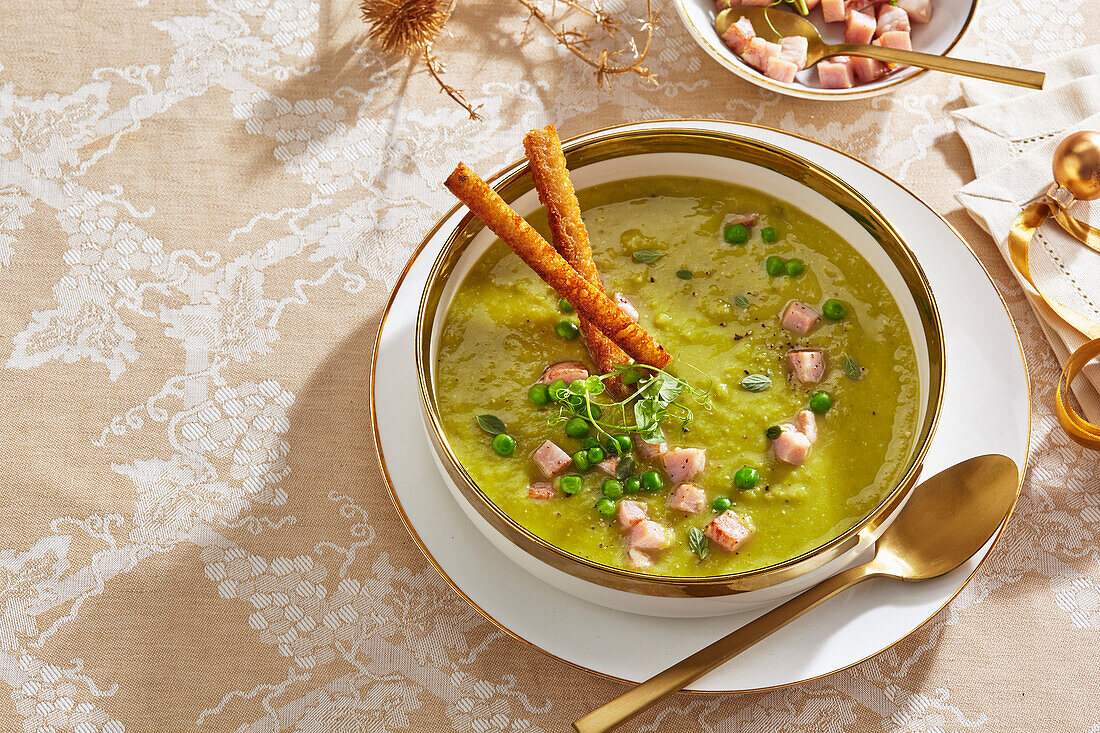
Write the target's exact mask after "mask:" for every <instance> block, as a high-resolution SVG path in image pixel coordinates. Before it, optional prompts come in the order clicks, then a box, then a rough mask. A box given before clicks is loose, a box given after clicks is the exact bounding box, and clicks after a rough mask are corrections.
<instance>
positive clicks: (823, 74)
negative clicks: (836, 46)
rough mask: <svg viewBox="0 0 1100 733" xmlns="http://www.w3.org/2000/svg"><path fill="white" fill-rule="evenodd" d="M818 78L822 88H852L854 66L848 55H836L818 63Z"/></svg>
mask: <svg viewBox="0 0 1100 733" xmlns="http://www.w3.org/2000/svg"><path fill="white" fill-rule="evenodd" d="M817 78H818V81H820V82H821V88H822V89H851V88H852V83H853V80H852V67H851V66H849V65H848V57H847V56H834V57H832V58H830V59H825V60H824V61H819V62H818V64H817Z"/></svg>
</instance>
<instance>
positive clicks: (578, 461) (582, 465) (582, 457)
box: [573, 450, 592, 471]
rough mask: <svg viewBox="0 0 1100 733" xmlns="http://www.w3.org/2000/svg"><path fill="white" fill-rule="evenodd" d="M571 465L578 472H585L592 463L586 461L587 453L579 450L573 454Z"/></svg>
mask: <svg viewBox="0 0 1100 733" xmlns="http://www.w3.org/2000/svg"><path fill="white" fill-rule="evenodd" d="M573 465H574V466H576V467H577V470H578V471H587V470H588V469H590V468H592V463H591V462H590V461H589V460H588V451H586V450H579V451H577V452H576V453H574V454H573Z"/></svg>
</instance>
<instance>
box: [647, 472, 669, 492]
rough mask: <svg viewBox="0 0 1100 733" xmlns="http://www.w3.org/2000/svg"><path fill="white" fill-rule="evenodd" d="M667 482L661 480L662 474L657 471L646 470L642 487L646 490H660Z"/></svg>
mask: <svg viewBox="0 0 1100 733" xmlns="http://www.w3.org/2000/svg"><path fill="white" fill-rule="evenodd" d="M664 485H665V482H664V481H662V480H661V474H659V473H657V472H656V471H646V472H645V473H643V474H642V488H643V489H645V490H646V491H660V490H661V489H662V488H664Z"/></svg>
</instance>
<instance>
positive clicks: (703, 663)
mask: <svg viewBox="0 0 1100 733" xmlns="http://www.w3.org/2000/svg"><path fill="white" fill-rule="evenodd" d="M875 575H876V573H875V571H873V570H872V569H871V568H870V567H869V565H859V566H857V567H854V568H851V569H850V570H845V571H844V572H843V573H840V574H838V575H834V576H833V577H831V578H829V579H828V580H826V581H825V582H823V583H821V584H819V585H816V586H814V587H813V588H810V589H809V590H807V591H806V592H804V593H802V594H801V595H797V596H795V597H794V598H792V599H791V600H789V601H787V602H786V603H784V604H783V605H782V606H778V607H776V608H773V609H772V610H771V611H768V612H767V613H765V614H764V615H763V616H761V617H759V618H757V619H755V620H753V621H751V622H749V623H747V624H745V625H744V626H742V627H741V628H739V629H738V630H737V631H734V632H733V633H731V634H728V635H726V636H724V637H722V638H721V639H719V640H718V641H716V642H714V643H713V644H711V645H710V646H707V647H704V648H703V649H700V650H699V651H697V652H695V653H694V654H692V655H691V656H690V657H688V658H687V659H685V660H683V661H681V662H677V663H676V664H674V665H672V666H671V667H669V668H668V669H666V670H665V671H664V672H660V673H658V674H657V675H656V676H655V677H651V678H650V679H648V680H646V681H645V682H643V683H642V684H640V685H638V686H637V687H635V688H634V689H633V690H630V691H629V692H626V693H624V694H622V695H620V696H619V697H617V698H615V699H614V700H612V701H611V702H609V703H607V704H605V705H602V706H601V707H598V708H596V709H595V710H593V711H592V712H590V713H589V714H588V715H585V716H584V717H582V718H579V719H577V720H576V721H575V722H574V723H573V728H574V729H576V730H577V733H606V732H607V731H609V730H612V729H613V728H616V727H617V726H619V725H621V724H622V723H625V722H626V721H628V720H630V719H631V718H633V717H634V716H635V715H637V714H638V713H641V712H642V711H644V710H646V709H647V708H649V707H650V706H651V705H653V704H654V703H656V702H659V701H660V700H662V699H664V698H665V697H667V696H669V695H671V694H672V693H674V692H678V691H680V690H682V689H683V688H684V687H686V686H687V685H689V684H691V683H692V682H694V681H695V680H697V679H699V678H700V677H702V676H703V675H705V674H706V673H707V672H710V671H711V670H712V669H715V668H716V667H718V666H720V665H721V664H723V663H725V662H726V661H728V660H730V659H731V658H733V657H735V656H737V655H738V654H740V653H741V652H743V651H745V650H746V649H748V648H749V647H750V646H752V645H753V644H755V643H756V642H758V641H760V640H761V639H764V638H766V637H768V636H770V635H771V634H773V633H775V632H776V631H778V630H779V629H781V628H783V627H784V626H786V625H787V624H789V623H790V622H791V621H794V620H795V619H796V618H798V617H799V616H801V615H802V614H804V613H806V612H807V611H809V610H810V609H812V608H814V607H815V606H817V605H819V604H820V603H823V602H824V601H827V600H828V599H830V598H832V597H833V596H835V595H836V594H837V593H840V592H841V591H842V590H844V589H846V588H850V587H852V586H853V585H855V584H856V583H859V582H860V581H863V580H866V579H867V578H872V577H875Z"/></svg>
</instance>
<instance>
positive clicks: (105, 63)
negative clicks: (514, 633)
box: [0, 0, 1100, 733]
mask: <svg viewBox="0 0 1100 733" xmlns="http://www.w3.org/2000/svg"><path fill="white" fill-rule="evenodd" d="M944 1H946V0H944ZM980 5H981V7H980V11H979V14H978V17H977V19H976V20H975V22H974V24H973V26H972V29H971V31H970V33H969V36H968V37H967V39H966V40H965V42H964V43H963V44H962V46H961V47H960V48H959V50H958V52H957V53H958V54H959V55H963V56H967V57H976V58H987V59H991V60H996V61H1001V62H1005V63H1012V64H1024V63H1027V62H1028V61H1029V60H1033V59H1037V58H1041V57H1045V56H1049V55H1053V54H1056V53H1060V52H1062V51H1063V50H1065V49H1067V48H1070V47H1081V46H1084V45H1086V44H1088V43H1096V42H1097V41H1100V4H1098V3H1096V2H1092V1H1090V0H1064V1H1063V2H1059V3H1055V4H1050V3H1041V2H1038V0H982V2H981V4H980ZM1037 15H1039V16H1042V17H1041V18H1040V19H1037V20H1036V19H1035V18H1036V16H1037ZM522 20H523V18H522V15H520V14H519V13H518V11H517V10H516V9H515V8H514V7H513V4H512V3H509V2H504V1H503V0H499V1H498V2H491V0H479V1H471V0H464V2H462V3H460V8H459V10H458V13H457V14H456V16H455V17H454V19H453V21H452V23H451V25H450V28H451V30H452V32H453V33H454V34H455V35H456V36H458V38H455V39H451V40H444V41H442V42H441V43H440V45H439V52H440V53H441V54H442V55H444V56H445V58H446V59H447V61H448V66H449V74H448V78H450V79H451V80H452V83H454V84H455V85H456V86H459V87H462V88H464V89H465V90H466V91H467V93H468V94H469V96H470V98H471V99H472V100H473V101H474V102H475V103H477V104H481V105H483V108H482V113H483V115H484V118H485V119H484V120H483V121H481V122H473V121H470V120H468V119H466V116H465V115H464V113H463V112H462V111H461V110H459V109H457V108H456V107H455V106H453V105H452V104H451V103H450V102H449V101H448V100H447V99H446V98H444V97H442V96H441V95H439V94H438V93H437V91H436V88H435V86H434V85H433V82H432V81H431V80H430V79H429V78H428V77H427V76H426V75H425V74H424V73H423V71H422V69H421V68H420V67H418V66H415V65H410V64H408V63H406V62H397V63H394V62H392V60H389V61H388V60H387V59H385V58H383V57H380V56H378V55H377V54H375V53H374V51H372V50H371V47H370V46H369V45H368V44H366V43H365V42H364V39H363V29H362V26H361V24H360V23H359V21H358V19H357V11H356V9H355V8H354V7H353V5H352V3H350V2H348V0H332V1H331V2H329V1H327V0H323V1H321V2H316V1H311V0H99V2H95V3H76V2H54V3H43V2H42V1H41V0H5V1H4V2H3V3H2V4H0V39H2V41H0V293H2V294H3V297H2V298H0V357H2V362H0V364H2V367H0V405H3V409H2V413H0V415H2V419H0V496H2V502H3V507H4V510H3V512H2V513H0V527H2V531H0V548H2V549H0V566H2V569H3V570H2V572H3V575H2V580H0V594H2V595H0V613H2V614H3V616H2V620H0V687H2V688H3V690H4V693H5V697H8V698H9V699H10V701H4V702H2V703H0V730H3V731H51V732H52V731H79V732H80V733H88V732H90V731H97V732H98V731H107V732H109V733H118V732H119V731H123V730H125V731H128V732H129V733H138V732H141V731H150V732H152V731H156V732H169V733H171V732H175V731H191V730H195V731H237V730H241V731H296V732H308V733H315V732H316V733H319V732H320V731H332V732H334V733H358V732H360V731H366V732H369V733H382V732H386V733H389V732H398V731H405V730H409V731H447V730H455V731H476V732H477V733H497V732H505V731H507V732H508V733H520V732H524V733H536V732H538V731H561V730H565V728H566V726H567V724H568V721H571V720H572V719H573V718H574V717H576V716H577V715H578V714H580V713H582V712H585V711H587V710H588V709H589V708H591V707H592V706H593V705H595V704H597V703H600V702H602V701H604V700H606V699H607V698H609V697H610V696H612V695H615V694H617V693H619V692H621V691H622V690H623V689H624V688H623V687H622V686H621V685H619V684H617V683H614V682H610V681H606V680H603V679H600V678H598V677H595V676H593V675H589V674H586V673H584V672H581V671H578V670H576V669H573V668H571V667H569V666H567V665H565V664H563V663H560V662H557V661H555V660H553V659H551V658H550V657H547V656H545V655H543V654H541V653H540V652H538V651H536V650H534V649H532V648H529V647H527V646H525V645H523V644H521V643H519V642H516V641H514V640H512V639H510V638H509V637H507V636H505V635H504V634H503V633H502V632H500V631H499V630H497V629H495V628H494V627H493V626H492V625H491V624H490V623H488V622H487V621H485V620H483V619H482V618H481V617H480V616H479V615H477V614H476V613H475V612H474V611H472V610H471V609H470V608H469V607H467V606H466V604H465V603H464V602H463V601H462V600H461V599H460V598H459V597H457V596H456V595H455V594H454V593H453V592H451V591H450V589H449V588H448V587H447V586H446V584H445V583H444V582H443V581H442V580H441V579H440V578H439V577H438V576H437V575H436V573H435V571H434V570H433V569H432V568H431V566H430V565H429V564H428V563H427V561H426V560H425V559H424V558H423V557H422V556H421V555H420V553H419V551H418V550H417V549H416V547H415V546H414V545H413V543H412V542H411V541H410V539H409V537H408V536H407V535H406V533H405V530H404V528H403V527H402V526H401V524H400V522H399V521H398V519H397V516H396V514H395V512H394V510H393V508H392V507H391V505H390V502H389V498H388V496H387V493H386V491H385V488H384V486H383V484H382V480H381V477H380V475H379V472H378V470H377V468H376V463H375V457H374V455H373V452H372V446H371V438H370V425H369V423H368V416H367V412H366V410H365V404H366V394H367V388H368V383H367V380H368V364H369V360H370V353H369V352H370V348H371V343H372V339H373V336H374V334H375V331H376V328H377V324H378V319H379V315H380V312H381V308H382V305H383V303H384V302H385V298H386V295H387V292H388V291H389V289H390V287H391V286H392V285H393V283H394V280H395V278H396V276H397V273H398V272H399V271H400V268H401V265H402V264H403V262H404V261H405V259H406V258H407V256H408V255H409V253H410V252H411V251H412V249H413V248H414V247H415V245H416V244H417V243H418V242H419V241H420V239H421V237H422V236H423V235H424V234H425V233H426V232H427V230H428V229H429V228H430V226H431V224H432V223H433V221H434V220H435V218H436V217H437V216H438V215H439V214H440V213H441V212H443V211H444V210H445V209H447V208H448V207H450V206H451V198H450V196H449V194H448V193H447V192H446V191H445V190H444V189H443V188H442V186H440V185H439V182H440V180H441V179H442V178H443V176H444V174H445V172H447V171H449V170H450V168H451V166H452V165H453V164H454V163H455V161H456V160H457V159H458V158H460V157H461V158H463V159H464V160H466V161H467V162H468V163H469V164H470V165H471V166H472V167H474V168H475V169H476V170H479V171H492V170H494V169H496V168H497V167H499V166H501V165H502V164H504V163H506V162H508V161H510V160H512V159H515V158H516V157H517V156H518V155H519V150H520V148H519V141H520V139H521V136H522V133H523V132H524V131H525V130H527V129H528V128H531V127H534V126H536V125H541V124H543V123H545V122H547V121H554V122H557V123H558V125H559V127H560V129H561V131H562V134H563V136H566V135H573V134H577V133H580V132H583V131H585V130H588V129H591V128H593V127H597V126H604V125H610V124H614V123H618V122H622V121H628V120H638V119H644V118H656V117H673V116H704V117H720V118H727V119H735V120H743V121H749V122H755V123H760V124H766V125H772V126H776V127H779V128H783V129H786V130H790V131H793V132H797V133H800V134H803V135H808V136H810V137H812V138H814V139H816V140H820V141H821V142H824V143H828V144H831V145H834V146H837V147H839V148H841V149H843V150H845V151H848V152H850V153H852V154H855V155H857V156H859V157H861V158H863V159H864V160H867V161H868V162H870V163H872V164H873V165H875V166H877V167H879V168H881V169H883V170H884V171H886V172H887V173H889V174H891V175H893V176H895V177H896V178H898V179H899V180H900V181H902V182H903V183H904V184H905V185H907V186H909V187H911V188H912V189H913V190H914V191H916V192H917V193H918V194H919V195H921V196H923V197H924V198H925V199H926V200H927V201H929V203H931V204H932V205H933V206H934V207H936V208H937V209H938V210H939V211H940V212H942V213H943V214H944V215H945V216H946V217H947V218H948V219H949V220H950V221H951V222H952V223H953V224H954V225H955V226H957V227H958V228H959V229H960V230H961V231H962V232H963V234H964V235H965V236H967V237H968V238H970V241H971V243H972V244H973V246H974V248H975V250H976V251H977V252H978V253H979V255H980V256H981V257H982V259H983V261H984V262H985V264H986V266H987V267H988V268H989V269H990V271H991V272H992V274H993V276H994V277H995V278H996V280H997V282H998V283H999V285H1000V286H1001V288H1002V291H1003V293H1004V295H1005V298H1006V299H1007V301H1008V303H1009V305H1010V308H1011V310H1012V312H1013V314H1014V315H1015V317H1016V318H1017V321H1018V325H1019V328H1020V332H1021V335H1022V337H1023V341H1024V344H1025V347H1026V350H1027V357H1028V363H1029V368H1030V370H1031V376H1032V379H1033V380H1034V393H1033V399H1034V405H1033V407H1034V411H1035V420H1034V434H1033V436H1032V457H1031V468H1030V470H1029V472H1028V475H1027V480H1026V485H1025V491H1024V497H1023V499H1022V501H1021V502H1020V505H1019V508H1018V510H1017V514H1016V516H1015V518H1014V519H1013V521H1012V524H1011V526H1010V527H1009V529H1008V530H1007V532H1006V534H1005V537H1004V539H1003V541H1002V543H1001V545H1000V546H999V548H998V550H997V551H996V553H995V554H994V555H993V556H992V557H991V558H990V559H989V560H988V562H986V563H985V565H984V566H983V567H982V569H981V571H980V572H979V574H978V576H977V577H976V579H975V580H974V582H972V583H971V584H970V585H969V586H968V587H967V588H966V590H965V591H963V593H962V594H961V595H960V596H959V597H958V598H957V599H956V600H955V601H954V602H953V603H952V604H951V605H950V607H949V608H948V609H947V610H946V611H944V612H943V613H941V614H939V615H938V616H937V617H936V618H935V619H934V620H933V621H932V622H931V623H930V624H928V625H927V626H925V627H924V628H923V629H921V630H920V631H918V632H917V633H915V634H913V635H912V636H911V637H910V638H908V639H906V640H905V641H903V642H902V643H900V644H898V645H897V646H896V647H894V648H893V649H891V650H890V651H888V652H886V653H884V654H882V655H880V656H878V657H876V658H873V659H871V660H870V661H867V662H865V663H863V664H860V665H858V666H857V667H855V668H853V669H851V670H848V671H845V672H842V673H839V674H836V675H833V676H830V677H827V678H825V679H821V680H817V681H814V682H811V683H809V684H805V685H801V686H797V687H794V688H790V689H785V690H779V691H774V692H769V693H762V694H752V695H746V696H739V697H727V696H708V697H699V696H690V695H680V696H677V697H675V698H674V699H672V700H671V701H670V702H669V703H668V704H667V705H664V706H662V707H661V708H659V709H658V710H657V711H654V712H651V713H649V714H647V715H646V716H644V717H642V718H640V719H639V721H638V722H636V723H634V724H632V725H630V726H627V727H626V730H633V731H662V732H663V731H672V732H675V733H679V732H683V731H726V732H730V731H742V730H744V731H773V730H798V731H882V730H905V731H948V730H952V731H953V730H960V729H978V730H988V731H1009V730H1033V731H1088V730H1091V731H1097V730H1100V690H1098V685H1097V681H1096V676H1097V671H1098V668H1100V664H1098V662H1097V652H1098V650H1100V559H1098V547H1100V530H1098V526H1100V482H1098V479H1097V456H1096V455H1095V454H1086V453H1085V452H1084V451H1083V450H1081V449H1079V448H1078V447H1076V446H1075V445H1074V444H1073V443H1071V442H1070V441H1069V440H1068V439H1067V438H1066V437H1065V436H1064V435H1063V434H1062V433H1061V432H1060V431H1059V430H1058V428H1057V426H1056V424H1055V421H1054V419H1053V417H1052V414H1051V411H1050V408H1049V405H1050V402H1051V398H1052V391H1053V386H1052V385H1053V383H1054V380H1055V376H1056V374H1057V364H1056V363H1055V361H1054V359H1053V357H1052V354H1051V351H1050V349H1049V347H1048V346H1047V343H1046V342H1045V340H1044V339H1043V335H1042V333H1041V331H1040V330H1039V328H1038V326H1037V325H1036V324H1035V323H1034V321H1033V317H1032V314H1031V312H1030V310H1029V308H1028V306H1027V303H1026V301H1025V299H1024V296H1023V294H1022V293H1021V291H1020V289H1019V288H1018V287H1017V285H1016V284H1015V282H1014V281H1013V279H1012V278H1011V276H1010V274H1009V273H1008V271H1007V270H1006V268H1005V265H1004V263H1003V261H1002V260H1001V258H1000V256H999V255H998V254H997V251H996V249H995V248H994V245H993V243H992V242H991V241H990V240H989V239H987V238H986V236H985V235H984V234H983V233H982V232H981V231H980V230H979V229H978V228H977V226H975V225H974V224H973V223H972V222H971V220H970V218H969V217H968V216H967V215H965V214H964V213H963V212H962V210H961V209H960V208H959V206H958V204H957V203H956V202H955V201H954V199H953V198H952V194H953V193H954V192H955V190H956V189H957V188H959V187H960V186H961V185H962V184H963V183H965V182H966V181H968V180H970V178H971V177H972V175H973V172H972V170H971V168H970V163H969V160H968V157H967V153H966V150H965V149H964V147H963V145H962V143H961V142H960V140H959V139H958V137H957V136H956V135H955V134H954V132H953V129H952V126H951V122H950V120H949V118H948V116H947V114H946V111H949V110H952V109H955V108H957V107H958V106H959V105H960V102H959V86H958V82H957V81H956V80H953V79H951V78H949V77H947V76H937V75H931V74H930V75H926V76H925V77H924V78H922V79H921V80H920V81H918V82H916V83H914V84H912V85H910V86H907V87H905V88H904V90H903V91H901V92H899V93H897V94H895V95H894V96H889V97H881V98H877V99H873V100H869V101H863V102H849V103H842V104H835V105H824V104H817V103H812V102H805V101H797V100H791V99H786V98H782V97H778V96H773V95H771V94H768V93H764V92H761V91H759V90H757V89H756V88H755V87H752V86H750V85H748V84H747V83H744V82H742V81H740V80H738V79H736V78H734V77H732V76H730V75H729V74H727V73H726V72H725V71H723V70H722V69H721V68H720V67H719V66H718V65H717V64H715V63H714V62H713V61H711V60H710V59H709V58H707V57H706V56H705V55H704V54H703V52H702V51H701V50H699V49H698V48H697V47H696V46H695V45H694V43H693V42H692V41H691V40H690V38H689V37H688V36H687V34H686V33H685V31H684V30H683V29H682V27H681V26H680V24H679V21H678V19H677V18H676V16H675V13H674V11H673V10H672V9H671V8H667V9H666V11H665V13H664V23H663V26H662V29H661V31H660V35H659V38H658V40H657V41H656V43H655V47H654V50H653V54H652V59H651V61H652V66H653V68H654V70H655V71H656V72H657V74H658V75H659V76H660V78H661V80H662V83H661V86H660V87H658V88H656V89H645V88H642V87H641V86H640V85H638V84H636V83H633V82H631V81H629V80H621V81H620V82H619V83H618V84H617V85H616V88H615V89H614V90H613V91H612V92H610V93H608V92H603V91H598V90H597V89H596V88H595V87H594V84H593V79H592V77H591V75H590V73H589V70H588V69H587V68H585V67H582V66H581V65H579V64H578V63H576V62H575V61H574V60H573V59H572V58H570V57H567V56H565V55H563V54H562V53H561V52H560V51H559V49H557V48H556V47H555V46H553V45H552V44H549V43H546V42H544V41H543V40H541V39H540V38H539V37H538V36H536V38H535V40H533V41H532V42H530V43H529V44H528V46H527V48H526V52H525V53H524V54H522V55H521V54H520V53H519V52H518V50H517V40H518V38H519V34H520V32H521V30H522ZM1021 398H1022V395H1005V399H1021ZM975 429H981V416H980V415H977V416H975Z"/></svg>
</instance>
